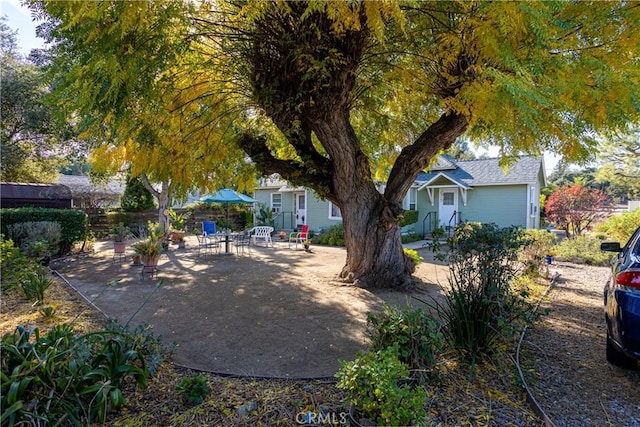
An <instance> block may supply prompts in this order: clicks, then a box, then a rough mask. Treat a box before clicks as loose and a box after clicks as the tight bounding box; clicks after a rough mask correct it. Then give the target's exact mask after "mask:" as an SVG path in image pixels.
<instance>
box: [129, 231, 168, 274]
mask: <svg viewBox="0 0 640 427" xmlns="http://www.w3.org/2000/svg"><path fill="white" fill-rule="evenodd" d="M133 250H134V251H135V253H136V254H138V255H140V257H141V258H142V264H143V265H144V266H145V267H155V266H156V265H158V258H160V255H161V254H162V241H161V240H156V239H152V238H148V239H147V240H143V241H141V242H138V243H135V244H134V245H133Z"/></svg>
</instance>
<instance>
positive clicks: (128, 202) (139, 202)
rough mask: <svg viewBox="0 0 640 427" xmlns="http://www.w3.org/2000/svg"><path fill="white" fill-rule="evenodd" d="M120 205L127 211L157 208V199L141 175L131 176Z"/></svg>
mask: <svg viewBox="0 0 640 427" xmlns="http://www.w3.org/2000/svg"><path fill="white" fill-rule="evenodd" d="M120 206H121V207H122V209H123V210H124V211H125V212H142V211H146V210H149V209H153V208H155V199H154V198H153V194H151V193H150V192H149V190H147V187H145V186H144V184H143V183H142V179H141V178H140V177H129V179H127V183H126V184H125V187H124V193H123V194H122V197H120Z"/></svg>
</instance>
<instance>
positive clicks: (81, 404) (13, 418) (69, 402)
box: [0, 324, 157, 426]
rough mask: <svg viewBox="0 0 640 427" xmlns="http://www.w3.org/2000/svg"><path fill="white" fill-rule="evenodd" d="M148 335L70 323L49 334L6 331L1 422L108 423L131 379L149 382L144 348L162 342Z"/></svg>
mask: <svg viewBox="0 0 640 427" xmlns="http://www.w3.org/2000/svg"><path fill="white" fill-rule="evenodd" d="M149 335H150V334H145V333H136V332H134V333H129V332H126V331H125V330H124V329H123V328H112V329H106V330H102V331H98V332H92V333H88V334H77V333H76V332H75V331H74V330H73V328H72V327H71V326H70V325H68V324H62V325H55V326H54V327H53V328H52V329H51V331H50V332H49V333H48V334H46V335H44V336H41V335H40V332H39V330H38V329H33V330H31V329H28V328H26V327H24V326H19V327H18V328H16V330H15V332H14V333H12V334H5V335H4V336H3V337H2V340H1V341H0V352H1V353H2V358H1V359H0V365H1V370H2V372H1V373H2V383H1V388H2V389H1V392H2V393H1V396H2V402H1V404H2V408H3V413H2V416H1V423H2V425H3V426H4V425H7V426H14V425H23V424H25V425H26V424H29V425H58V424H57V423H59V422H61V423H63V424H64V425H92V424H93V423H94V422H96V421H97V422H99V423H101V424H103V423H104V422H105V419H106V416H107V414H108V412H109V411H111V410H117V409H119V408H121V407H122V405H123V404H124V403H125V396H124V391H125V390H129V389H130V387H128V386H127V384H128V383H129V382H131V380H134V381H135V383H136V384H137V385H138V386H139V387H142V388H144V387H145V386H146V380H147V378H148V377H149V375H150V371H149V369H148V367H147V364H146V361H145V357H146V354H145V352H147V351H148V350H149V348H150V347H151V348H153V347H154V346H155V344H156V343H157V340H156V339H155V338H153V337H151V338H149ZM149 343H153V344H154V345H153V346H149V345H148V344H149ZM145 346H147V348H146V349H145Z"/></svg>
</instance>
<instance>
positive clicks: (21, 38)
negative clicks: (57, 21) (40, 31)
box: [0, 0, 44, 57]
mask: <svg viewBox="0 0 640 427" xmlns="http://www.w3.org/2000/svg"><path fill="white" fill-rule="evenodd" d="M0 15H2V16H6V17H7V18H8V19H7V25H8V26H9V28H11V29H12V30H14V31H15V30H17V31H18V34H17V39H18V47H19V48H20V52H21V53H22V55H24V56H25V57H26V56H27V55H29V52H31V49H36V48H41V47H43V46H44V40H43V39H40V38H37V37H36V26H37V25H38V22H33V21H32V20H31V14H30V12H29V9H27V8H26V7H24V6H22V5H21V4H20V1H19V0H0Z"/></svg>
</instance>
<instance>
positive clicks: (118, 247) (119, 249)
mask: <svg viewBox="0 0 640 427" xmlns="http://www.w3.org/2000/svg"><path fill="white" fill-rule="evenodd" d="M126 250H127V242H113V252H115V253H117V254H123V253H125V251H126Z"/></svg>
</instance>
